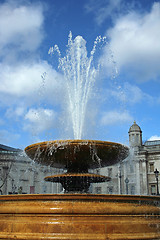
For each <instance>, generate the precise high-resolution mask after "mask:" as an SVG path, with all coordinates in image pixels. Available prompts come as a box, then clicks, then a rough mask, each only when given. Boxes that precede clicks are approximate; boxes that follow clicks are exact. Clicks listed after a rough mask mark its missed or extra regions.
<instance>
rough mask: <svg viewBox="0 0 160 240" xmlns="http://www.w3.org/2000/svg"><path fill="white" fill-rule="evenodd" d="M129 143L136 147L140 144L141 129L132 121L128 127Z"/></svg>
mask: <svg viewBox="0 0 160 240" xmlns="http://www.w3.org/2000/svg"><path fill="white" fill-rule="evenodd" d="M128 133H129V144H130V146H131V147H137V146H141V145H142V131H141V128H140V127H139V126H138V125H137V123H136V121H134V123H133V125H132V126H131V127H130V129H129V132H128Z"/></svg>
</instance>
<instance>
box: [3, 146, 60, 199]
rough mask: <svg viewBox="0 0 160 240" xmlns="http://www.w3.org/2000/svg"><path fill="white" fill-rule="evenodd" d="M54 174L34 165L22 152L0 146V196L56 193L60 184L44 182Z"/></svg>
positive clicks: (52, 170) (54, 172)
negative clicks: (45, 178)
mask: <svg viewBox="0 0 160 240" xmlns="http://www.w3.org/2000/svg"><path fill="white" fill-rule="evenodd" d="M56 173H57V170H55V169H53V168H50V167H46V166H40V165H38V164H36V163H34V162H33V161H32V160H30V159H29V158H28V157H27V156H26V155H25V153H24V152H23V151H22V150H20V149H15V148H11V147H8V146H5V145H2V144H0V194H3V195H4V194H21V193H22V194H30V193H58V192H60V191H62V188H61V185H60V184H56V183H55V184H54V183H48V182H45V181H44V177H46V176H50V175H54V174H56Z"/></svg>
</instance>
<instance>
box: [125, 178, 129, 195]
mask: <svg viewBox="0 0 160 240" xmlns="http://www.w3.org/2000/svg"><path fill="white" fill-rule="evenodd" d="M125 183H126V194H128V183H129V179H128V178H126V179H125Z"/></svg>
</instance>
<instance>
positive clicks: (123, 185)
mask: <svg viewBox="0 0 160 240" xmlns="http://www.w3.org/2000/svg"><path fill="white" fill-rule="evenodd" d="M128 133H129V145H130V155H129V156H128V158H126V159H125V160H124V161H123V162H122V163H121V164H117V165H114V166H110V167H107V168H103V169H100V170H99V172H100V174H102V175H108V176H110V177H111V179H112V180H111V181H110V182H108V183H101V184H94V185H93V190H92V191H93V192H94V193H105V194H106V193H107V194H138V195H157V193H159V192H160V188H159V185H160V174H158V172H159V171H160V140H156V141H146V142H145V143H144V144H143V143H142V131H141V128H140V127H139V126H138V125H137V124H136V122H135V121H134V123H133V125H132V126H131V127H130V129H129V132H128ZM156 171H157V177H156V175H155V172H156ZM158 175H159V177H158Z"/></svg>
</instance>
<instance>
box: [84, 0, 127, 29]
mask: <svg viewBox="0 0 160 240" xmlns="http://www.w3.org/2000/svg"><path fill="white" fill-rule="evenodd" d="M122 6H123V7H125V5H124V1H123V0H114V1H112V0H103V1H102V0H100V1H95V0H90V1H89V2H88V3H87V4H86V5H85V9H86V11H87V12H93V13H94V15H95V21H96V23H97V24H98V25H101V24H102V23H103V22H104V21H105V20H106V19H107V18H108V17H111V18H112V17H113V15H114V13H115V12H119V11H120V9H121V8H122Z"/></svg>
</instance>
